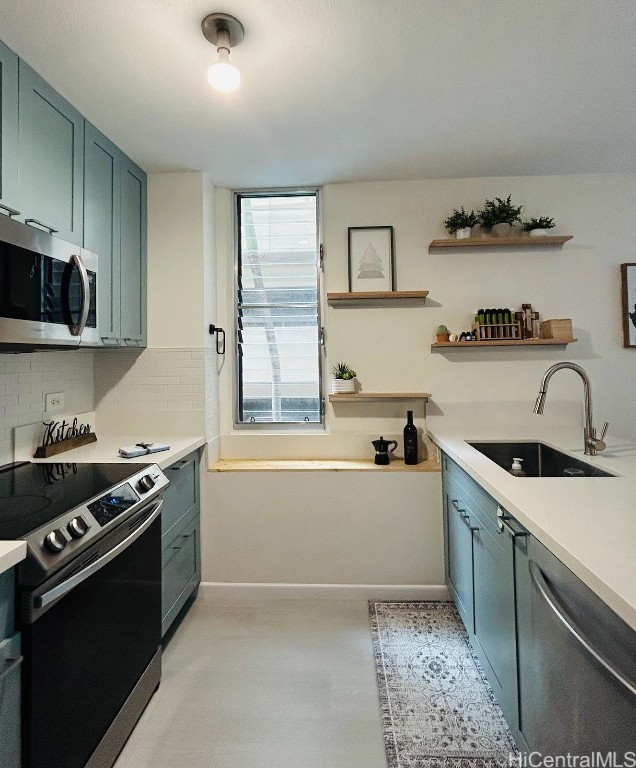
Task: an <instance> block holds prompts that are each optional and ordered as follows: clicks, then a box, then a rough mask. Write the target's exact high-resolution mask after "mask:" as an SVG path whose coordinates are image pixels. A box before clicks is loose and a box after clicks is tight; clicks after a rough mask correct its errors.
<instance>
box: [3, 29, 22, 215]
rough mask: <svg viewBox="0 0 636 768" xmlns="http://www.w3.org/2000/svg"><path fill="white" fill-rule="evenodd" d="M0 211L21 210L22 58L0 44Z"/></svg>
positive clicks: (11, 211) (12, 211)
mask: <svg viewBox="0 0 636 768" xmlns="http://www.w3.org/2000/svg"><path fill="white" fill-rule="evenodd" d="M0 137H1V139H0V208H2V210H3V211H5V212H8V213H15V212H17V209H18V57H17V56H16V55H15V53H13V51H10V50H9V49H8V48H7V47H6V45H4V44H3V43H0Z"/></svg>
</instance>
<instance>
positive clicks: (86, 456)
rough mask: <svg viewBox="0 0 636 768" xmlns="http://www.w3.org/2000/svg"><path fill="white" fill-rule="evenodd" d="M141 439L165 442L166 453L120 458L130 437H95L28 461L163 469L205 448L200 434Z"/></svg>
mask: <svg viewBox="0 0 636 768" xmlns="http://www.w3.org/2000/svg"><path fill="white" fill-rule="evenodd" d="M144 440H146V441H147V442H149V443H165V444H166V445H169V446H170V450H168V451H158V452H157V453H148V454H144V455H143V456H136V457H135V458H134V459H124V458H123V457H122V456H120V455H119V453H118V450H119V449H120V448H121V447H123V446H125V445H134V444H135V440H134V438H131V437H130V435H98V438H97V442H95V443H90V444H89V445H83V446H81V447H79V448H73V450H72V451H65V452H64V453H58V454H57V455H56V456H50V457H49V458H48V459H32V458H29V461H32V462H33V463H37V464H52V463H57V462H63V463H65V464H66V463H67V462H68V463H70V464H73V463H75V464H87V463H95V464H98V463H99V464H158V465H159V467H160V468H161V469H166V467H169V466H170V465H171V464H174V462H175V461H179V459H182V458H183V457H184V456H187V455H188V454H189V453H191V452H192V451H194V450H195V449H196V448H200V447H201V446H202V445H205V438H204V437H203V435H194V436H185V437H184V436H178V437H175V436H174V435H172V436H167V435H150V436H146V435H144Z"/></svg>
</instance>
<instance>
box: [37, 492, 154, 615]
mask: <svg viewBox="0 0 636 768" xmlns="http://www.w3.org/2000/svg"><path fill="white" fill-rule="evenodd" d="M161 507H163V499H159V501H156V502H155V503H154V505H153V507H152V511H151V513H150V515H149V516H148V517H147V518H146V519H145V520H144V521H143V523H142V524H141V525H140V526H139V527H138V528H135V530H134V531H133V532H132V533H131V534H130V536H127V537H126V538H125V539H124V540H123V541H120V542H119V544H117V546H115V547H113V548H112V549H111V550H110V551H109V552H106V554H105V555H102V556H101V557H100V558H98V559H97V560H95V562H93V563H91V564H90V565H87V566H86V568H83V569H82V570H81V571H78V572H77V573H74V574H73V575H72V576H70V577H69V578H68V579H66V581H63V582H62V583H61V584H58V585H57V586H56V587H53V589H50V590H49V591H48V592H45V593H44V594H43V595H40V596H39V597H35V599H34V605H35V608H38V609H39V608H45V607H46V606H47V605H50V604H51V603H52V602H53V601H55V600H58V599H59V598H60V597H63V596H64V595H66V594H68V593H69V592H70V591H71V590H72V589H75V587H77V586H78V585H79V584H81V583H82V582H83V581H86V579H88V578H89V577H90V576H92V575H93V574H94V573H97V571H99V570H100V569H101V568H103V567H104V566H105V565H107V564H108V563H110V562H111V560H114V559H115V558H116V557H117V556H118V555H120V554H121V553H122V552H123V551H124V550H125V549H128V547H129V546H130V545H131V544H132V543H133V542H134V541H136V540H137V539H138V538H139V537H140V536H142V535H143V534H144V533H145V532H146V531H147V530H148V528H150V526H151V525H152V524H153V523H154V521H155V520H156V519H157V518H158V517H159V515H160V514H161Z"/></svg>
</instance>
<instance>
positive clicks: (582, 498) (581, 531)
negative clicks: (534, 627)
mask: <svg viewBox="0 0 636 768" xmlns="http://www.w3.org/2000/svg"><path fill="white" fill-rule="evenodd" d="M427 431H428V434H429V436H430V437H431V439H432V440H433V441H434V442H435V443H436V444H437V445H438V446H439V447H440V448H441V449H442V450H443V451H445V452H446V453H447V454H448V455H449V456H450V457H451V458H452V459H453V460H454V461H455V462H457V464H459V466H460V467H462V469H464V470H465V471H466V472H467V473H468V474H469V475H470V476H471V477H473V478H474V479H475V480H476V481H477V482H478V483H479V484H480V485H481V486H482V487H483V488H484V489H485V490H486V491H487V492H488V493H489V494H490V495H491V496H493V497H494V498H495V499H496V500H497V501H498V502H499V503H500V504H501V505H502V506H503V507H505V509H506V510H507V511H508V512H509V513H510V514H511V515H513V516H514V517H515V518H516V519H517V520H518V521H519V522H520V523H521V524H522V525H523V526H525V527H526V528H527V529H528V531H530V533H532V534H533V535H534V536H536V538H537V539H538V540H539V541H540V542H541V543H542V544H544V545H545V546H546V547H547V548H548V549H549V550H551V551H552V552H553V553H554V554H555V555H556V556H557V557H558V558H559V559H560V560H562V561H563V562H564V563H565V564H566V565H567V566H568V567H569V568H570V569H571V570H572V571H573V572H574V573H575V574H576V575H577V576H578V577H579V578H580V579H582V581H584V582H585V583H586V584H587V585H588V586H589V587H590V589H592V590H593V591H594V592H595V593H596V594H597V595H598V596H599V597H601V598H602V599H603V600H604V601H605V602H606V603H607V604H608V605H609V606H610V607H611V608H612V609H613V610H614V611H615V612H616V613H617V614H618V615H619V616H620V617H621V618H622V619H623V620H624V621H625V622H627V624H629V625H630V626H631V627H632V628H633V629H636V557H635V555H634V546H635V544H636V445H634V444H633V443H629V442H628V441H625V440H611V439H609V437H608V440H607V443H608V447H607V450H606V451H604V452H603V453H601V454H599V455H598V456H585V455H584V451H583V445H582V443H583V430H582V428H579V427H578V426H576V428H574V425H573V427H572V428H570V427H564V426H558V425H554V424H553V425H549V424H548V423H547V422H546V421H545V420H544V419H543V417H541V416H535V417H531V418H530V419H526V420H525V423H520V422H519V421H518V420H513V421H511V423H509V424H507V423H505V419H497V420H496V421H495V420H489V419H488V416H487V415H486V414H484V413H483V412H481V413H480V412H479V411H477V412H476V413H475V415H474V416H470V414H467V413H466V412H465V411H464V410H462V416H461V418H453V417H452V416H450V414H449V417H448V418H447V416H431V417H429V418H427ZM467 440H470V441H478V440H497V441H502V442H503V441H525V440H531V441H534V440H537V441H540V442H544V443H547V444H548V445H551V446H553V447H555V448H558V449H559V450H562V451H565V452H567V453H569V454H571V455H572V456H575V457H576V458H579V459H582V460H583V461H588V462H589V463H591V464H595V465H596V466H598V467H600V468H602V469H605V470H607V471H608V472H612V473H614V474H616V475H619V477H582V478H564V477H542V478H532V477H527V478H523V477H522V478H520V477H513V476H512V475H511V474H509V473H508V472H507V471H506V470H505V469H502V468H501V467H499V466H497V465H496V464H495V463H494V462H492V461H490V459H488V458H486V456H484V455H483V454H481V453H479V451H477V450H476V449H475V448H472V447H471V446H470V445H468V443H467V442H466V441H467Z"/></svg>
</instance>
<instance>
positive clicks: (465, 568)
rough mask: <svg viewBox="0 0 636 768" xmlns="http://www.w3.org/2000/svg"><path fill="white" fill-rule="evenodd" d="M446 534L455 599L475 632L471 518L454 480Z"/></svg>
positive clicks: (449, 486) (450, 485) (447, 501)
mask: <svg viewBox="0 0 636 768" xmlns="http://www.w3.org/2000/svg"><path fill="white" fill-rule="evenodd" d="M444 511H445V513H446V536H447V541H448V545H447V546H448V563H447V574H448V580H449V581H450V585H449V586H451V588H452V589H453V590H454V593H455V598H456V600H455V602H456V604H457V610H458V611H459V613H460V615H461V617H462V619H463V621H464V624H465V625H466V628H467V629H468V631H469V632H470V633H472V632H473V631H474V620H473V535H472V531H471V529H470V525H471V522H470V519H469V518H468V519H467V513H466V510H465V509H464V508H462V506H461V503H460V501H459V494H458V493H456V487H455V485H454V483H452V482H448V483H447V485H446V487H445V492H444Z"/></svg>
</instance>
